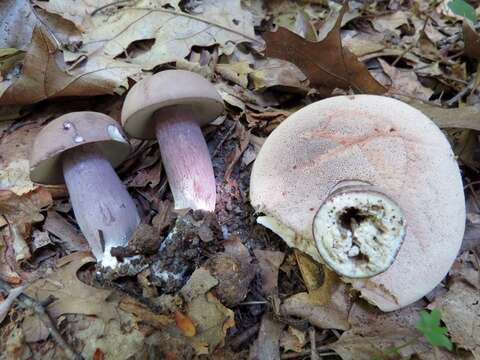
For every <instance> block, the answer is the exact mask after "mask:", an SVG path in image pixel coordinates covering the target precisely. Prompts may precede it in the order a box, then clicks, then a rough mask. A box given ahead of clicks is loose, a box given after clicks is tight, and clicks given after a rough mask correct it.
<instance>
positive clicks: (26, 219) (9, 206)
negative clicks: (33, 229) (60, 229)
mask: <svg viewBox="0 0 480 360" xmlns="http://www.w3.org/2000/svg"><path fill="white" fill-rule="evenodd" d="M52 201H53V200H52V195H51V194H50V193H49V192H48V191H46V190H45V189H43V188H41V187H40V188H38V189H36V190H34V191H32V192H29V193H28V194H25V195H22V196H18V195H16V194H15V193H13V192H11V191H8V190H0V213H1V214H2V215H3V216H4V217H5V219H6V220H7V221H8V222H9V223H10V224H30V223H34V222H40V221H42V220H43V215H42V214H41V213H40V211H42V210H45V208H46V207H48V206H50V205H51V204H52Z"/></svg>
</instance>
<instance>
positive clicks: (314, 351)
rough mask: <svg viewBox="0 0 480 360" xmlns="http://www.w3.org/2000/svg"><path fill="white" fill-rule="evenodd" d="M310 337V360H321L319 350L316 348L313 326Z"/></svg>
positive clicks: (309, 332)
mask: <svg viewBox="0 0 480 360" xmlns="http://www.w3.org/2000/svg"><path fill="white" fill-rule="evenodd" d="M308 336H309V338H310V360H319V359H320V356H318V352H317V348H316V346H315V345H316V341H315V328H314V327H313V326H312V327H311V328H310V329H308Z"/></svg>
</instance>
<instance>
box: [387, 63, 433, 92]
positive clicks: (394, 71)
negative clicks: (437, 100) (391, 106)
mask: <svg viewBox="0 0 480 360" xmlns="http://www.w3.org/2000/svg"><path fill="white" fill-rule="evenodd" d="M378 61H379V62H380V65H381V66H382V69H383V71H385V73H386V74H387V75H388V77H389V78H390V80H391V81H392V82H391V85H390V87H389V89H388V92H389V93H390V94H399V95H404V96H410V97H413V98H414V99H419V100H425V101H426V100H428V99H429V98H430V96H432V94H433V90H432V89H430V88H427V87H425V86H423V85H422V84H421V83H420V81H418V78H417V75H416V74H415V72H414V71H413V70H406V69H399V68H396V67H394V66H391V65H389V64H388V63H387V62H386V61H384V60H382V59H378Z"/></svg>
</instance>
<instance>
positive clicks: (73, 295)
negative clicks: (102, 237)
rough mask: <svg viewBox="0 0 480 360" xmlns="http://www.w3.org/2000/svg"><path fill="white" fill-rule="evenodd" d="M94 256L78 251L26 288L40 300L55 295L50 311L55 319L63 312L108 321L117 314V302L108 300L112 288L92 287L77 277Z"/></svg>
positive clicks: (60, 261)
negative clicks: (93, 316) (91, 316)
mask: <svg viewBox="0 0 480 360" xmlns="http://www.w3.org/2000/svg"><path fill="white" fill-rule="evenodd" d="M94 261H95V259H94V258H93V257H92V256H91V255H90V254H89V253H86V252H76V253H73V254H72V255H69V256H65V257H63V258H61V259H60V260H58V262H57V264H56V268H55V270H54V271H53V272H52V273H50V274H48V275H46V276H45V277H44V278H40V279H39V280H37V281H35V282H33V283H32V284H31V285H30V286H29V287H28V288H27V290H26V291H25V293H26V294H28V295H29V296H32V297H33V298H35V299H36V300H37V301H45V300H46V299H48V298H49V297H50V296H53V297H54V298H55V301H53V302H52V303H51V304H50V305H49V306H48V307H47V310H48V311H49V313H50V314H51V316H52V317H53V318H54V319H56V318H57V317H59V316H60V315H62V314H85V315H95V316H97V317H100V318H102V319H105V320H107V321H108V320H109V319H113V318H115V317H116V316H117V311H116V307H117V304H115V303H114V302H108V301H107V297H108V296H109V295H110V291H109V290H104V289H98V288H95V287H92V286H89V285H87V284H85V283H83V282H82V281H80V280H79V279H78V277H77V271H78V270H79V269H80V268H81V267H82V266H84V265H86V264H88V263H92V262H94Z"/></svg>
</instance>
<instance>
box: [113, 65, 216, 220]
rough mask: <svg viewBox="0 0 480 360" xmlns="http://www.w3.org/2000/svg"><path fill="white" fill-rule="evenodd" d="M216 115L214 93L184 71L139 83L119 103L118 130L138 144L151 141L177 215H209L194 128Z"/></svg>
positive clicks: (207, 163) (200, 143)
mask: <svg viewBox="0 0 480 360" xmlns="http://www.w3.org/2000/svg"><path fill="white" fill-rule="evenodd" d="M222 112H223V102H222V99H221V97H220V95H219V94H218V93H217V91H216V90H215V87H213V86H212V84H210V82H208V81H207V80H205V79H204V78H203V77H201V76H200V75H197V74H195V73H192V72H189V71H184V70H167V71H162V72H160V73H158V74H156V75H153V76H151V77H149V78H147V79H145V80H142V81H140V82H139V83H137V84H135V86H133V87H132V89H131V90H130V92H129V93H128V95H127V97H126V99H125V103H124V105H123V109H122V123H123V126H124V129H125V131H126V132H127V133H128V134H129V135H131V136H133V137H136V138H140V139H153V138H155V136H156V138H157V140H158V144H159V145H160V153H161V156H162V162H163V166H164V167H165V171H166V173H167V177H168V182H169V184H170V188H171V190H172V193H173V197H174V200H175V209H177V210H182V209H193V210H205V211H213V210H214V209H215V201H216V189H215V177H214V174H213V167H212V161H211V159H210V154H209V152H208V147H207V143H206V142H205V139H204V137H203V134H202V131H201V129H200V127H201V126H203V125H206V124H208V123H209V122H211V121H213V120H214V119H215V118H216V117H218V116H219V115H220V114H221V113H222Z"/></svg>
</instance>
